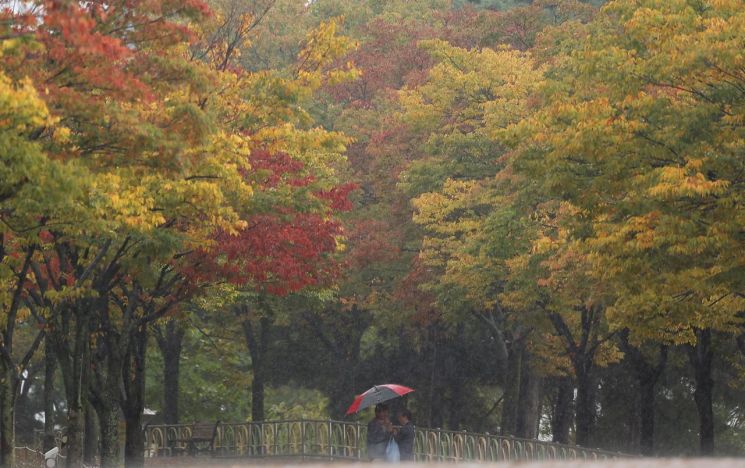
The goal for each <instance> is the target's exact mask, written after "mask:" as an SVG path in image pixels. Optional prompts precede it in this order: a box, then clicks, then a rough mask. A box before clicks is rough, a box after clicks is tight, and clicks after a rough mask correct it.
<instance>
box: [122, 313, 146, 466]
mask: <svg viewBox="0 0 745 468" xmlns="http://www.w3.org/2000/svg"><path fill="white" fill-rule="evenodd" d="M146 352H147V328H145V327H144V326H143V327H141V328H140V329H139V330H137V331H136V332H135V336H134V337H133V338H132V340H131V342H130V347H129V352H128V353H127V360H126V365H125V366H124V369H123V376H122V377H123V380H124V389H125V400H124V404H123V408H124V418H125V422H126V441H125V444H124V463H125V465H126V466H127V467H134V468H139V467H143V466H144V465H145V452H144V450H145V437H144V432H143V425H142V415H143V412H144V410H145V358H146Z"/></svg>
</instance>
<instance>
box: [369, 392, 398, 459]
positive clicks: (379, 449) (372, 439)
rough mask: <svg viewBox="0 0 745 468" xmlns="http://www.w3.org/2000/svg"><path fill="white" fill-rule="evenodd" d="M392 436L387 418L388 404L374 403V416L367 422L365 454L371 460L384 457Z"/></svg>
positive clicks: (391, 428) (391, 427)
mask: <svg viewBox="0 0 745 468" xmlns="http://www.w3.org/2000/svg"><path fill="white" fill-rule="evenodd" d="M392 436H393V425H392V424H391V421H390V419H388V406H387V405H384V404H383V403H378V404H377V405H375V418H373V420H372V421H370V422H369V423H368V424H367V456H368V457H369V458H370V459H371V460H376V459H379V460H382V459H385V449H386V447H387V446H388V442H389V441H390V440H391V437H392Z"/></svg>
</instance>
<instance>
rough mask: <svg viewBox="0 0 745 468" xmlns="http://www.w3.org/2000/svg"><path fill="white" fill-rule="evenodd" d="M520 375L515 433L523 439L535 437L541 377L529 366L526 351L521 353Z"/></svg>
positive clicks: (536, 433) (528, 357)
mask: <svg viewBox="0 0 745 468" xmlns="http://www.w3.org/2000/svg"><path fill="white" fill-rule="evenodd" d="M520 377H521V378H520V397H519V399H518V412H517V428H516V434H517V436H518V437H522V438H524V439H536V438H538V423H539V420H540V417H541V378H540V376H538V374H537V373H536V372H535V371H534V370H533V369H532V368H531V367H530V354H529V353H528V352H527V351H525V352H524V353H523V359H522V370H521V376H520Z"/></svg>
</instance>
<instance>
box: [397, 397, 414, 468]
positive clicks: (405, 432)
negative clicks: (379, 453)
mask: <svg viewBox="0 0 745 468" xmlns="http://www.w3.org/2000/svg"><path fill="white" fill-rule="evenodd" d="M398 423H399V424H400V425H401V427H400V428H399V429H397V430H396V431H395V432H394V437H395V438H396V442H397V443H398V450H399V452H400V453H401V461H402V462H413V461H414V460H415V458H414V431H415V429H414V424H413V423H412V422H411V411H409V410H408V409H405V408H404V409H403V410H402V411H401V413H399V415H398Z"/></svg>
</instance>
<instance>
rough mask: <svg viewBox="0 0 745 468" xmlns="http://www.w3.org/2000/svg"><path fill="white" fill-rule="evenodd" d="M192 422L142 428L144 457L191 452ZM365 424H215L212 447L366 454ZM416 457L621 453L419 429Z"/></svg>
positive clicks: (240, 453)
mask: <svg viewBox="0 0 745 468" xmlns="http://www.w3.org/2000/svg"><path fill="white" fill-rule="evenodd" d="M191 435H192V425H188V424H181V425H153V426H148V427H147V428H146V429H145V441H146V446H145V456H147V457H167V456H174V455H179V454H185V453H189V452H190V449H191V448H192V447H190V442H189V441H190V439H191ZM366 435H367V427H366V426H365V425H363V424H360V423H354V422H344V421H317V420H291V421H266V422H247V423H221V424H218V425H217V428H216V434H215V440H214V442H213V446H212V450H211V451H210V452H211V454H212V455H213V456H217V457H249V458H256V457H280V458H295V457H297V458H300V459H311V458H315V459H327V460H333V459H351V460H359V459H364V458H365V456H366V455H365V454H366V447H365V439H366ZM414 447H415V448H414V450H415V453H416V459H417V460H418V461H436V462H444V461H450V462H459V461H486V462H498V461H522V460H574V459H590V460H596V459H612V458H621V457H625V455H623V454H620V453H614V452H608V451H603V450H594V449H587V448H583V447H575V446H568V445H561V444H554V443H551V442H542V441H539V440H528V439H517V438H512V437H502V436H496V435H491V434H476V433H471V432H458V431H444V430H439V429H426V428H417V430H416V439H415V444H414Z"/></svg>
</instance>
